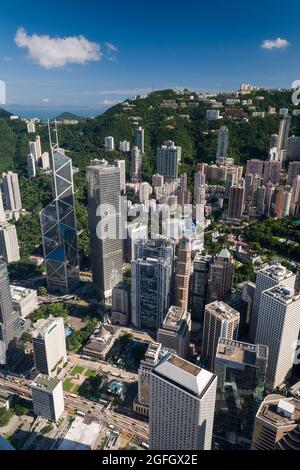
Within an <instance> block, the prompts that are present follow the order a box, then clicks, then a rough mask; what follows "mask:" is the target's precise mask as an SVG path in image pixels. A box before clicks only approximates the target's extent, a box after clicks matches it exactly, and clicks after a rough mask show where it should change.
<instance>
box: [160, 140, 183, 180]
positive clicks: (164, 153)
mask: <svg viewBox="0 0 300 470" xmlns="http://www.w3.org/2000/svg"><path fill="white" fill-rule="evenodd" d="M180 161H181V147H177V146H175V144H174V142H172V141H170V140H168V141H165V142H164V143H163V145H162V146H161V147H158V149H157V173H159V174H160V175H162V176H164V178H165V180H166V179H170V180H172V179H176V178H178V165H179V164H180Z"/></svg>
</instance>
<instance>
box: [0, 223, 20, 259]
mask: <svg viewBox="0 0 300 470" xmlns="http://www.w3.org/2000/svg"><path fill="white" fill-rule="evenodd" d="M0 257H2V259H3V260H4V261H5V263H13V262H16V261H19V260H20V250H19V242H18V236H17V230H16V227H15V225H13V224H9V223H7V222H4V223H3V224H1V225H0Z"/></svg>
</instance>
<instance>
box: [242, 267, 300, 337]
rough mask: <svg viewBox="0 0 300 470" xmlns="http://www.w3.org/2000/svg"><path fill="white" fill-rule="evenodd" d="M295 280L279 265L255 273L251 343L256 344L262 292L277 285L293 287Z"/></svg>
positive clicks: (289, 272)
mask: <svg viewBox="0 0 300 470" xmlns="http://www.w3.org/2000/svg"><path fill="white" fill-rule="evenodd" d="M295 279H296V277H295V275H294V274H293V273H292V272H291V271H289V270H288V269H287V268H285V267H284V266H282V265H281V264H279V263H274V264H271V265H269V266H267V267H265V268H263V269H261V270H260V271H258V272H257V273H256V280H255V294H254V301H253V308H252V314H251V322H250V341H251V342H252V343H255V342H256V343H257V342H258V341H257V340H256V329H257V320H258V312H259V307H260V302H261V296H262V293H263V291H265V290H266V289H270V287H273V286H276V285H277V284H282V285H284V286H287V287H294V284H295Z"/></svg>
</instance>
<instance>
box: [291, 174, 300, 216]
mask: <svg viewBox="0 0 300 470" xmlns="http://www.w3.org/2000/svg"><path fill="white" fill-rule="evenodd" d="M298 212H300V175H298V176H296V178H294V182H293V187H292V196H291V203H290V215H291V216H292V217H293V216H294V215H296V214H298Z"/></svg>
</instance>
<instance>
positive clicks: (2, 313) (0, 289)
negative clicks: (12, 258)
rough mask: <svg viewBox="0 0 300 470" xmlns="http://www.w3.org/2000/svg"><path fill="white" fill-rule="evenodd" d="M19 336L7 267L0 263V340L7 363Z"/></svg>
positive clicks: (19, 323) (18, 325)
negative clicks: (2, 343) (3, 346)
mask: <svg viewBox="0 0 300 470" xmlns="http://www.w3.org/2000/svg"><path fill="white" fill-rule="evenodd" d="M21 334H22V328H21V320H20V315H19V314H18V313H17V312H15V311H14V309H13V302H12V298H11V292H10V286H9V279H8V272H7V266H6V264H5V263H3V262H2V261H0V340H1V341H3V342H4V345H5V348H6V353H7V356H6V359H7V362H9V361H10V357H11V353H13V352H14V350H15V349H16V346H17V344H18V340H19V338H20V336H21Z"/></svg>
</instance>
